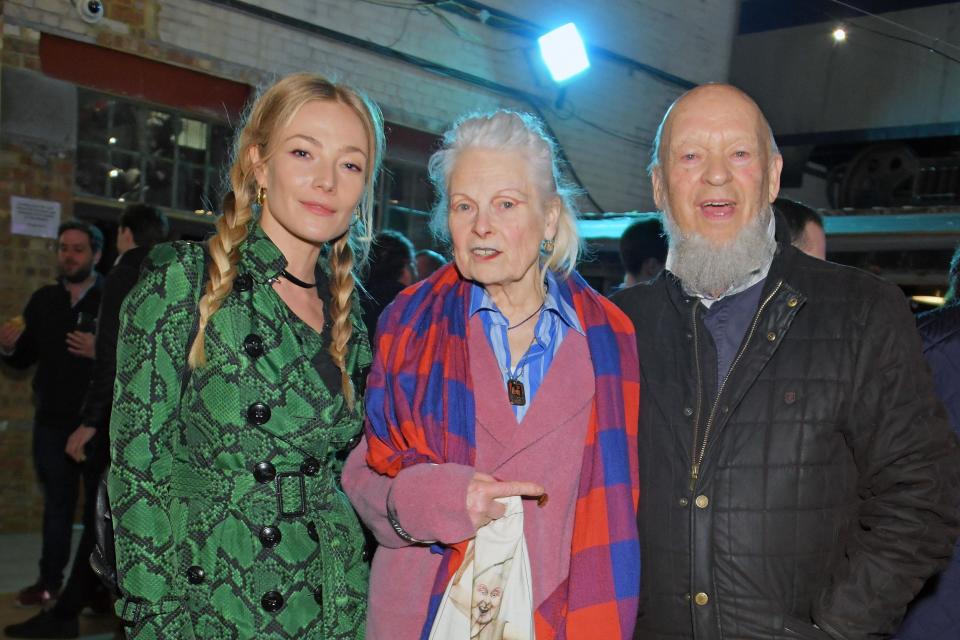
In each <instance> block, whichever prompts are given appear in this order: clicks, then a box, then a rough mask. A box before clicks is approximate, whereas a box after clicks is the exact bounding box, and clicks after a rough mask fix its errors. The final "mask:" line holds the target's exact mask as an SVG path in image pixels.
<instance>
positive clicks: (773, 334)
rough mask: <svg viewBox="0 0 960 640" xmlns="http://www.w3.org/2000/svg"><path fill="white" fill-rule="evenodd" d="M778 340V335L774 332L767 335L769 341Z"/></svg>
mask: <svg viewBox="0 0 960 640" xmlns="http://www.w3.org/2000/svg"><path fill="white" fill-rule="evenodd" d="M776 339H777V334H775V333H774V332H773V331H771V332H770V333H768V334H767V340H768V341H770V342H773V341H774V340H776Z"/></svg>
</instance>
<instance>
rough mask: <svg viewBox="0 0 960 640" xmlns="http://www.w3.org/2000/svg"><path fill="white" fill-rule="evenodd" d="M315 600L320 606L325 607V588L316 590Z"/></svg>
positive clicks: (314, 593)
mask: <svg viewBox="0 0 960 640" xmlns="http://www.w3.org/2000/svg"><path fill="white" fill-rule="evenodd" d="M313 599H314V600H316V602H317V604H318V605H320V606H321V607H322V606H323V587H317V588H316V590H314V592H313Z"/></svg>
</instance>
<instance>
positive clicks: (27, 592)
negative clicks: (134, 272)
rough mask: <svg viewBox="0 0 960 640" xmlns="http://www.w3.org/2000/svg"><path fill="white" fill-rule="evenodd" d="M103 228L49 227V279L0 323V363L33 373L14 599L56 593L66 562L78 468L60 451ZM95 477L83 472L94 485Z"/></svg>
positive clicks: (84, 371)
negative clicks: (27, 496) (21, 576)
mask: <svg viewBox="0 0 960 640" xmlns="http://www.w3.org/2000/svg"><path fill="white" fill-rule="evenodd" d="M102 249H103V234H102V233H101V232H100V230H99V229H97V228H96V227H95V226H93V225H92V224H89V223H87V222H83V221H80V220H70V221H68V222H64V223H63V224H61V225H60V228H59V229H58V231H57V270H58V272H59V277H58V278H57V283H56V284H51V285H47V286H45V287H41V288H40V289H38V290H37V291H35V292H34V294H33V295H32V296H31V297H30V301H29V302H27V306H26V308H25V309H24V311H23V321H24V322H23V324H22V325H21V324H20V323H16V322H7V323H6V324H4V325H3V327H0V353H2V354H3V361H4V362H6V363H7V364H8V365H10V366H12V367H14V368H17V369H26V368H27V367H30V366H31V365H33V364H36V365H37V371H36V374H34V377H33V393H34V399H35V406H36V410H35V413H34V421H33V462H34V467H35V469H36V473H37V479H38V480H39V482H40V485H41V486H42V487H43V532H42V542H41V545H42V549H41V552H40V576H39V578H38V579H37V581H36V582H35V583H34V584H32V585H31V586H29V587H26V588H24V589H22V590H21V591H20V592H19V593H18V594H17V604H18V605H19V606H22V607H35V606H43V605H45V604H47V602H49V601H50V600H51V599H54V598H56V597H57V596H58V595H59V593H60V587H61V584H62V582H63V572H64V569H65V568H66V566H67V562H69V560H70V549H71V545H70V538H71V537H72V535H73V514H74V512H75V511H76V506H77V497H78V493H79V489H80V476H81V473H82V472H83V471H85V468H84V467H82V466H81V465H79V464H78V463H77V462H76V461H75V460H73V459H71V458H69V457H68V456H67V454H66V453H65V452H64V449H65V447H66V445H67V440H68V438H69V437H70V434H71V433H72V432H73V431H74V430H75V429H76V428H77V425H78V424H79V423H80V406H81V403H82V402H83V397H84V394H85V393H86V391H87V387H88V386H89V384H90V379H91V376H92V373H93V359H94V344H95V339H94V333H95V330H96V320H97V310H98V309H99V307H100V296H101V292H102V289H103V277H102V276H100V275H99V274H98V273H97V272H96V271H94V267H95V266H96V264H97V262H99V261H100V255H101V251H102ZM98 480H99V479H98V478H96V477H93V476H90V477H88V478H86V477H85V478H84V482H89V483H91V484H92V485H94V486H96V483H97V481H98Z"/></svg>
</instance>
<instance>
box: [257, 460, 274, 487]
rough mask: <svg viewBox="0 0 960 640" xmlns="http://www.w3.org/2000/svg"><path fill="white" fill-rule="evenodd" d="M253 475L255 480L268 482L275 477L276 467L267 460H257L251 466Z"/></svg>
mask: <svg viewBox="0 0 960 640" xmlns="http://www.w3.org/2000/svg"><path fill="white" fill-rule="evenodd" d="M253 477H254V478H256V480H257V482H260V483H264V482H270V481H271V480H273V479H274V478H276V477H277V469H276V468H275V467H274V466H273V465H272V464H270V463H269V462H258V463H257V466H255V467H254V468H253Z"/></svg>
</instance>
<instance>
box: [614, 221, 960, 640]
mask: <svg viewBox="0 0 960 640" xmlns="http://www.w3.org/2000/svg"><path fill="white" fill-rule="evenodd" d="M782 235H783V233H782V229H778V240H779V241H780V245H779V248H778V251H777V255H776V257H775V259H774V262H773V265H772V267H771V270H770V273H769V275H768V277H767V279H766V282H765V283H764V293H763V295H762V297H761V303H760V307H759V310H758V312H757V315H756V316H755V318H754V320H753V323H752V325H751V326H750V327H749V328H748V330H747V335H746V336H745V337H744V342H743V344H742V345H741V348H740V352H739V353H738V357H737V358H736V359H735V360H734V363H733V365H732V367H731V369H730V372H729V374H728V375H727V378H726V380H721V381H715V380H713V379H712V378H715V377H716V374H714V375H713V376H711V375H709V373H708V372H709V371H711V367H712V370H713V371H716V365H715V360H713V358H715V356H712V353H713V351H714V347H713V344H712V342H711V339H710V337H709V334H708V332H707V331H706V329H705V327H704V325H703V322H702V317H703V312H704V308H703V305H701V304H699V302H697V301H696V299H691V298H689V297H688V296H686V295H684V293H683V291H682V289H681V288H680V286H679V283H678V282H677V281H676V279H675V278H674V277H673V276H672V275H671V274H669V273H664V274H661V276H660V277H659V278H658V279H657V280H655V281H654V282H653V283H651V284H649V285H640V286H636V287H632V288H630V289H626V290H624V291H622V292H620V293H618V294H617V295H616V296H615V297H614V300H615V301H616V302H617V304H619V305H620V307H621V308H623V310H624V311H625V312H626V313H627V314H628V315H629V316H630V317H631V318H632V320H633V322H634V324H635V325H636V329H637V344H638V346H639V353H640V364H641V370H642V371H641V385H642V387H641V389H642V402H641V405H642V406H641V415H640V483H641V484H640V487H641V496H640V503H641V507H640V515H639V526H640V538H641V544H642V553H643V585H642V586H643V589H642V596H641V611H640V618H639V620H638V630H637V636H636V637H637V638H643V639H648V638H649V639H651V640H654V639H664V640H666V639H670V640H675V639H679V638H696V639H697V640H719V639H724V640H733V639H747V638H749V639H754V638H757V639H761V638H762V639H771V640H772V639H788V638H791V639H796V638H800V639H809V640H818V639H819V640H826V639H828V638H836V639H840V638H843V639H847V640H853V639H861V638H863V639H866V638H871V639H874V638H884V637H888V636H889V634H891V633H892V632H893V631H894V630H895V629H896V626H897V623H898V621H899V620H900V618H901V617H902V615H903V611H904V609H905V607H906V605H907V603H908V602H910V600H911V599H912V597H913V595H914V594H915V593H916V592H917V591H918V590H919V589H920V587H921V586H922V585H923V582H924V579H925V578H926V577H927V576H929V575H930V574H932V573H934V571H936V570H937V569H938V568H939V567H941V566H942V565H943V564H945V563H946V562H947V559H948V558H949V556H950V552H951V550H952V544H953V540H954V538H955V537H956V535H957V533H958V528H957V513H956V508H955V505H957V504H958V485H960V482H958V479H957V475H956V468H957V466H958V459H960V458H958V448H957V444H956V439H955V438H954V436H953V434H952V432H951V431H950V428H949V427H948V425H947V423H946V421H945V420H944V419H943V415H942V412H939V410H938V405H937V403H936V401H935V399H934V395H933V386H932V383H931V380H930V374H929V372H928V370H927V368H926V366H925V365H924V364H923V361H922V359H921V351H920V341H919V339H918V338H917V333H916V330H915V328H914V321H913V318H912V317H911V315H910V313H909V311H908V309H907V306H906V304H905V301H904V298H903V295H902V294H901V292H900V291H899V290H898V289H897V288H896V287H895V286H893V285H890V284H887V283H885V282H883V281H882V280H880V279H878V278H875V277H873V276H871V275H869V274H866V273H864V272H861V271H858V270H855V269H851V268H847V267H843V266H839V265H836V264H831V263H829V262H824V261H820V260H816V259H813V258H810V257H808V256H806V255H804V254H802V253H800V252H799V251H797V250H796V249H794V248H793V247H791V246H790V245H789V244H787V243H785V242H784V240H783V238H782ZM717 387H719V389H720V392H719V394H717V392H716V388H717ZM695 431H696V437H695V436H694V432H695ZM705 433H706V434H707V435H706V439H705V440H706V443H705V444H704V434H705ZM694 465H698V467H697V468H696V469H695V471H696V473H694ZM693 476H695V477H693ZM814 624H816V625H817V626H814Z"/></svg>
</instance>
